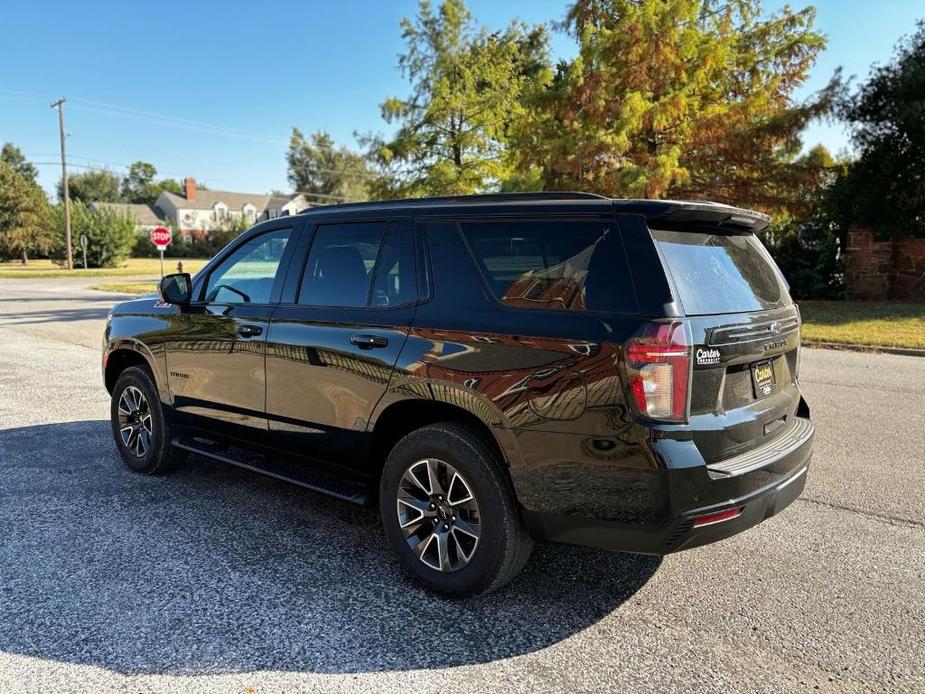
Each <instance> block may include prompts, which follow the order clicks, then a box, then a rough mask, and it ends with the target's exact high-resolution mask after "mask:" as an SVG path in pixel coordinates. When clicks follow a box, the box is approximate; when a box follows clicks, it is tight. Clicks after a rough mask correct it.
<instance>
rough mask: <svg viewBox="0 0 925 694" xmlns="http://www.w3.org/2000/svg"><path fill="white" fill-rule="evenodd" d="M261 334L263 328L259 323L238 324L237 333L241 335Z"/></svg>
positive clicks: (255, 335) (253, 335)
mask: <svg viewBox="0 0 925 694" xmlns="http://www.w3.org/2000/svg"><path fill="white" fill-rule="evenodd" d="M262 334H263V328H262V327H260V326H259V325H239V326H238V335H240V336H241V337H257V336H258V335H262Z"/></svg>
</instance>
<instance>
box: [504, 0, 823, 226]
mask: <svg viewBox="0 0 925 694" xmlns="http://www.w3.org/2000/svg"><path fill="white" fill-rule="evenodd" d="M814 14H815V12H814V10H813V9H812V8H806V9H804V10H801V11H793V10H791V9H789V8H787V7H785V8H784V9H783V10H781V11H780V12H778V13H776V14H774V15H771V16H769V17H763V16H762V14H761V5H760V0H734V1H732V2H730V1H729V0H578V2H576V3H575V4H574V5H573V6H572V8H571V10H570V11H569V13H568V16H567V19H566V26H567V27H568V29H569V30H570V31H571V32H572V34H573V35H574V36H575V38H576V39H577V40H578V44H579V52H578V56H577V57H576V58H575V59H574V60H572V61H570V62H563V63H560V65H559V67H558V70H557V74H556V76H555V78H554V79H553V80H552V82H551V83H550V84H549V85H547V86H542V87H541V88H540V89H538V90H536V91H533V92H531V93H530V94H529V95H528V103H529V108H528V109H527V110H526V116H525V117H524V118H523V119H521V120H520V122H519V123H518V124H517V127H516V131H515V138H514V141H515V147H514V150H513V151H512V158H513V159H514V162H515V165H516V167H517V169H518V170H519V171H521V172H522V175H524V176H525V177H526V178H527V179H528V180H529V178H530V175H528V174H532V176H533V178H534V180H536V181H537V183H538V185H540V186H541V187H543V188H546V189H585V190H591V191H594V192H599V193H603V194H606V195H612V196H627V197H655V198H658V197H665V196H678V197H682V196H683V197H694V198H708V199H712V200H718V201H722V202H730V203H737V204H748V205H751V206H756V207H759V208H763V209H765V210H766V211H770V212H776V211H779V210H782V209H784V210H789V209H790V208H791V206H792V204H793V200H792V192H793V191H794V190H796V189H798V188H799V187H800V186H802V185H804V184H805V183H806V182H807V181H809V183H810V184H811V185H812V184H814V182H816V180H817V179H818V178H819V177H820V176H821V173H820V172H819V170H818V169H817V168H816V167H815V166H814V165H813V164H814V160H813V159H811V158H810V159H806V158H802V159H801V158H800V155H799V153H800V150H801V147H802V143H801V141H800V137H799V134H800V132H801V131H802V130H803V128H804V127H805V125H806V124H807V123H808V122H809V121H810V120H811V119H812V118H815V117H818V116H820V115H822V114H824V113H825V112H826V111H827V109H829V108H830V107H831V103H832V99H833V96H834V89H835V87H834V86H833V87H831V88H830V89H827V90H825V91H824V92H822V93H820V94H819V95H817V97H816V98H814V99H812V100H810V101H809V102H807V103H804V104H795V103H794V100H793V92H794V90H795V89H796V88H797V87H799V86H800V85H801V84H803V82H804V81H805V79H806V76H807V71H808V69H809V68H810V67H811V66H812V64H813V63H814V61H815V59H816V56H817V55H818V53H819V52H820V51H821V50H822V49H823V48H824V46H825V40H824V38H823V37H822V35H821V34H819V33H818V32H816V31H815V30H813V27H812V25H813V20H814ZM797 206H798V205H797Z"/></svg>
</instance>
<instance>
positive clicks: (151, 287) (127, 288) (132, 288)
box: [91, 268, 185, 294]
mask: <svg viewBox="0 0 925 694" xmlns="http://www.w3.org/2000/svg"><path fill="white" fill-rule="evenodd" d="M184 269H185V268H184ZM91 289H98V290H100V291H101V292H115V293H117V294H150V293H151V292H156V291H157V282H153V281H152V282H103V283H102V284H96V285H94V286H93V287H91Z"/></svg>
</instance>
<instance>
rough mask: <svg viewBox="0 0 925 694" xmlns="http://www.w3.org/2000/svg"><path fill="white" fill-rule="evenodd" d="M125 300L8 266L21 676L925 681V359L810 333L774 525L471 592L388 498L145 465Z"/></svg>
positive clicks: (612, 685)
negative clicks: (125, 438)
mask: <svg viewBox="0 0 925 694" xmlns="http://www.w3.org/2000/svg"><path fill="white" fill-rule="evenodd" d="M87 284H89V283H87ZM117 298H118V297H117V296H115V295H106V294H99V293H96V292H91V291H88V290H86V289H85V286H84V285H83V284H81V283H80V282H75V281H68V282H61V281H55V282H54V283H53V282H50V281H45V280H30V281H26V280H16V281H13V280H0V691H2V692H39V691H54V692H69V691H73V692H87V691H121V692H140V691H162V692H194V691H197V692H213V691H218V692H293V691H323V692H338V691H343V692H355V691H360V692H388V691H401V692H408V691H417V692H438V691H439V692H454V694H455V693H457V692H485V691H525V692H584V691H620V692H637V691H640V692H648V691H658V692H665V691H709V692H724V693H728V692H756V691H761V692H765V691H768V692H793V691H802V690H806V691H810V690H812V691H830V692H852V691H925V662H923V661H925V494H923V492H925V359H917V358H914V357H900V356H888V355H871V354H856V353H847V352H845V353H842V352H831V351H822V350H807V351H805V352H804V357H803V360H804V361H803V383H804V386H805V391H806V393H807V397H808V399H809V400H810V404H811V406H812V408H813V414H814V417H815V420H816V425H817V428H818V438H817V453H816V457H815V462H814V464H813V467H812V468H811V470H810V475H809V481H808V486H807V489H806V491H805V492H804V494H803V496H802V497H801V499H799V500H798V501H797V502H795V503H794V504H793V506H791V507H790V508H789V509H787V510H786V511H785V512H784V513H781V514H780V515H778V516H776V517H774V518H772V519H770V520H769V521H767V522H766V523H764V524H762V525H760V526H758V527H757V528H754V529H752V530H751V531H749V532H747V533H744V534H742V535H739V536H737V537H735V538H733V539H730V540H727V541H726V542H723V543H719V544H716V545H711V546H707V547H702V548H698V549H694V550H691V551H688V552H684V553H681V554H678V555H673V556H669V557H666V558H665V559H664V560H658V559H654V558H647V557H637V556H632V555H625V554H616V553H606V552H599V551H594V550H589V549H582V548H575V547H565V546H554V545H545V546H539V547H538V548H537V551H536V552H535V553H534V555H533V558H532V559H531V561H530V563H529V564H528V566H527V568H526V570H525V572H524V573H523V574H522V575H521V576H520V578H519V579H518V580H516V581H515V582H514V583H513V584H512V585H510V586H509V587H508V588H507V589H505V590H503V591H501V592H499V593H496V594H493V595H490V596H488V597H485V598H482V599H478V600H472V601H467V602H451V601H445V600H441V599H439V598H436V597H432V596H430V595H429V594H427V593H425V592H423V591H422V590H420V589H418V588H417V587H415V586H413V585H411V584H409V583H408V582H407V581H406V580H405V579H404V578H402V576H401V575H400V573H399V571H398V567H397V566H396V564H395V562H394V561H393V560H392V558H391V556H390V555H389V553H388V552H387V550H386V548H385V545H384V539H383V536H382V531H381V528H380V525H379V522H378V520H377V515H376V512H375V511H372V510H364V509H360V508H356V507H353V506H350V505H347V504H345V503H341V502H338V501H335V500H331V499H328V498H326V497H323V496H319V495H316V494H313V493H311V492H308V491H305V490H301V489H298V488H294V487H290V486H287V485H285V484H283V483H281V482H276V481H273V480H269V479H265V478H261V477H258V476H256V475H253V474H251V473H248V472H245V471H242V470H238V469H235V468H230V467H224V466H222V465H221V464H218V463H213V462H210V461H207V460H203V459H194V460H193V461H192V462H191V464H189V465H188V466H187V467H185V468H184V469H182V470H180V471H178V472H177V473H175V474H173V475H171V476H168V477H162V478H146V477H140V476H137V475H133V474H131V473H129V472H128V471H127V470H125V469H124V468H123V466H122V465H121V463H120V461H119V459H118V457H117V454H116V452H115V449H114V447H113V444H112V441H111V439H110V433H109V428H108V421H107V417H108V396H107V394H106V392H105V391H104V389H103V387H102V384H101V383H100V374H99V343H100V336H101V332H102V324H103V319H104V317H105V314H106V311H107V309H108V307H109V305H110V304H111V303H112V302H113V301H114V300H116V299H117Z"/></svg>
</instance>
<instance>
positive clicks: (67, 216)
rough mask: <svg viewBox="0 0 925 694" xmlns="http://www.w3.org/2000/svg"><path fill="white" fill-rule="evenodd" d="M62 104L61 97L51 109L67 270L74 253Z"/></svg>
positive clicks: (62, 99) (70, 268)
mask: <svg viewBox="0 0 925 694" xmlns="http://www.w3.org/2000/svg"><path fill="white" fill-rule="evenodd" d="M64 102H65V98H64V97H63V96H62V97H61V98H60V99H58V100H57V101H54V102H52V104H51V107H52V108H57V109H58V130H60V132H61V189H62V193H63V194H64V233H65V236H66V237H67V269H68V270H73V269H74V252H73V249H72V247H71V195H70V193H69V192H68V188H67V158H66V156H65V150H64V140H65V139H66V136H65V134H64Z"/></svg>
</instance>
